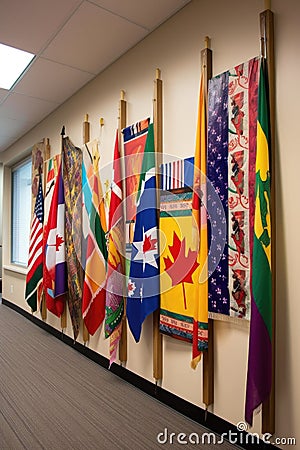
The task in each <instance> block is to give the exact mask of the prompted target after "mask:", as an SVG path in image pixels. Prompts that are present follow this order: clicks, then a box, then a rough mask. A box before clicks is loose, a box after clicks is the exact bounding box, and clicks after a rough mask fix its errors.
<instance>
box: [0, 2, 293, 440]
mask: <svg viewBox="0 0 300 450" xmlns="http://www.w3.org/2000/svg"><path fill="white" fill-rule="evenodd" d="M283 3H284V5H283ZM287 6H288V7H287ZM263 9H264V3H263V2H262V1H261V0H252V1H251V2H239V1H237V0H229V1H227V2H224V0H215V1H214V2H206V1H202V0H193V1H192V2H191V3H190V4H188V5H187V6H186V7H185V8H184V9H183V10H181V11H180V12H179V13H177V14H176V15H175V16H173V17H172V18H171V19H169V20H168V21H167V22H166V23H165V24H163V25H162V26H161V27H160V28H158V29H157V30H155V31H154V32H153V33H152V34H151V35H150V36H148V37H147V38H146V39H144V40H143V41H142V42H141V43H140V44H138V45H137V46H135V47H134V48H133V49H132V50H130V51H129V52H127V53H126V54H125V55H124V56H122V57H121V58H120V59H118V60H117V61H116V62H115V63H114V64H113V65H111V66H110V67H108V68H107V69H106V70H105V71H104V72H103V73H101V74H100V75H99V76H98V77H97V78H95V79H94V80H93V81H92V82H90V83H89V84H88V85H86V86H85V87H84V88H83V89H82V90H80V91H79V92H78V93H77V94H75V95H74V96H73V97H72V98H70V99H69V100H68V101H67V102H66V103H65V104H63V105H62V106H61V107H59V108H58V109H57V110H56V111H55V112H54V113H52V114H51V115H50V116H48V117H47V118H46V119H45V120H43V121H42V122H41V123H40V124H39V125H38V126H36V127H35V128H34V129H33V130H31V131H30V132H29V133H27V134H26V135H25V136H24V137H23V138H21V139H20V140H19V141H18V142H16V143H15V144H14V145H13V146H11V147H10V148H9V149H8V150H7V151H6V152H4V153H2V154H0V161H2V162H3V163H4V164H5V171H4V201H3V217H4V223H3V244H4V265H5V267H6V269H4V274H3V297H4V298H5V299H7V300H10V301H12V302H15V303H16V304H18V305H19V306H20V307H21V308H24V309H26V310H28V307H27V304H26V303H25V301H24V281H25V276H24V273H16V272H15V271H12V269H13V270H15V268H12V267H10V263H9V261H10V256H9V248H10V240H9V230H10V169H9V167H10V166H11V165H12V164H13V163H14V162H15V161H17V160H18V159H20V158H21V157H23V156H24V155H25V154H26V153H28V151H29V149H30V147H31V146H32V145H34V144H35V143H36V142H38V141H39V140H40V139H42V138H43V137H48V138H50V144H51V154H52V155H54V154H55V153H58V152H60V131H61V128H62V125H65V127H66V133H67V134H68V135H69V136H70V138H71V139H72V141H73V142H74V143H75V144H76V145H77V146H80V145H81V144H82V122H83V119H84V115H85V114H86V113H88V114H89V118H90V122H91V137H92V138H94V137H97V136H99V118H100V117H103V118H104V122H105V125H104V127H103V131H102V136H101V140H102V143H103V145H102V149H103V150H102V159H101V165H102V167H105V166H107V165H108V164H109V163H110V162H111V159H112V152H113V143H114V133H115V128H116V126H117V117H118V101H119V96H120V90H121V89H124V90H125V92H126V100H127V102H128V117H127V123H128V124H131V123H133V122H135V121H138V120H140V119H142V118H144V117H147V116H149V115H152V98H153V80H154V78H155V69H156V68H157V67H159V68H160V69H161V73H162V79H163V97H164V103H163V110H164V114H163V116H164V117H163V149H164V152H165V153H166V154H171V155H174V156H179V157H188V156H192V155H193V153H194V146H195V130H196V119H197V117H196V116H197V102H198V90H199V75H200V51H201V49H202V48H203V47H204V37H205V36H206V35H209V36H210V37H211V48H212V50H213V74H214V75H216V74H218V73H220V72H223V71H224V70H227V69H228V68H230V67H232V66H234V65H236V64H238V63H241V62H243V61H246V60H247V59H250V58H252V57H254V56H256V55H258V54H259V47H260V42H259V13H260V12H261V11H262V10H263ZM272 10H273V11H274V14H275V52H276V60H275V65H276V114H277V128H276V137H277V146H276V165H277V173H276V189H277V218H276V219H277V272H276V277H277V284H278V292H277V342H276V345H277V366H276V399H277V407H276V430H277V436H280V437H284V436H286V437H287V436H291V437H296V438H298V441H299V442H300V432H299V427H298V423H299V418H300V401H299V399H300V387H299V383H298V380H299V378H300V362H299V351H298V345H299V342H300V327H299V325H298V317H299V315H300V303H299V300H298V296H299V294H298V277H299V269H298V260H297V255H298V253H299V250H300V234H299V226H298V224H299V220H300V210H299V200H298V198H297V197H298V196H297V194H298V193H299V192H300V177H299V175H298V167H299V166H300V152H299V148H298V139H296V137H297V135H296V133H297V126H298V123H296V120H297V118H298V105H299V88H298V86H297V79H298V74H299V73H300V59H299V57H298V54H299V44H300V42H299V41H300V39H299V37H300V34H299V23H298V22H299V14H300V4H299V2H297V0H288V1H287V2H281V1H280V0H273V1H272ZM95 45H97V44H96V43H95ZM297 122H298V121H297ZM104 173H105V174H106V173H108V171H106V172H105V171H104ZM21 272H22V271H21ZM23 272H24V271H23ZM47 322H48V323H49V324H50V325H52V326H54V327H55V328H57V329H60V321H59V320H57V319H56V318H55V317H54V316H52V315H51V314H50V313H49V314H48V318H47ZM248 332H249V329H248V326H247V325H246V324H235V323H228V322H222V321H215V402H214V405H213V406H212V408H210V410H211V411H212V412H213V413H214V414H216V415H217V416H220V417H222V418H224V419H226V420H228V421H229V422H231V423H233V424H236V423H238V422H240V421H241V420H243V417H244V413H243V412H244V398H245V382H246V368H247V351H248ZM66 333H67V334H68V335H69V336H72V330H71V327H70V321H68V328H67V331H66ZM103 334H104V333H103V329H102V328H101V329H100V330H99V331H98V332H97V333H96V335H95V336H93V337H92V338H91V340H90V344H89V345H90V347H91V348H92V349H94V350H96V351H97V352H99V353H101V354H103V355H104V356H108V342H107V341H105V340H104V338H103ZM79 339H80V341H81V336H80V338H79ZM163 346H164V376H163V380H162V387H164V388H165V389H166V390H169V391H171V392H173V393H175V394H177V395H179V396H181V397H183V398H184V399H186V400H188V401H190V402H192V403H195V404H196V405H199V406H201V407H203V406H204V405H203V404H202V388H201V386H202V379H201V377H202V364H199V367H198V368H197V370H196V371H193V370H192V369H190V358H191V349H190V347H189V346H188V345H187V344H185V343H183V342H179V341H176V340H173V339H171V338H169V337H166V336H164V337H163ZM128 355H129V356H128V363H127V367H128V369H129V370H131V371H133V372H135V373H137V374H139V375H141V376H143V377H144V378H146V379H148V380H150V381H153V378H152V322H151V318H148V319H147V320H146V322H145V323H144V325H143V332H142V338H141V342H140V344H135V342H134V341H133V339H132V337H131V335H130V334H129V342H128ZM253 431H260V415H258V416H256V417H255V421H254V428H253Z"/></svg>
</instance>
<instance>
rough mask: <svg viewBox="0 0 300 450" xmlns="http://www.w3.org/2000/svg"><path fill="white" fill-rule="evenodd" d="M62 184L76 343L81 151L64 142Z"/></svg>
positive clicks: (80, 277) (79, 291)
mask: <svg viewBox="0 0 300 450" xmlns="http://www.w3.org/2000/svg"><path fill="white" fill-rule="evenodd" d="M62 155H63V181H64V191H65V204H66V212H65V217H66V224H65V239H66V262H67V268H68V288H69V295H68V306H69V311H70V316H71V320H72V327H73V333H74V339H75V340H76V339H77V337H78V334H79V327H80V323H81V317H82V314H81V305H82V280H83V271H82V266H81V227H82V223H81V222H82V195H81V187H82V177H81V170H82V151H81V149H80V148H78V147H75V146H74V144H73V143H72V141H71V140H70V139H69V138H68V137H65V138H63V148H62Z"/></svg>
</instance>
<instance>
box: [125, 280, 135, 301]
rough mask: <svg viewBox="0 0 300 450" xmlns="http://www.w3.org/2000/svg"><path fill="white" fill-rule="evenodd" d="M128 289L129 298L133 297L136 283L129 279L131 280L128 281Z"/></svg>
mask: <svg viewBox="0 0 300 450" xmlns="http://www.w3.org/2000/svg"><path fill="white" fill-rule="evenodd" d="M127 289H128V296H129V297H132V296H133V294H134V291H135V290H136V285H135V282H134V281H132V280H131V279H130V278H129V280H128V286H127Z"/></svg>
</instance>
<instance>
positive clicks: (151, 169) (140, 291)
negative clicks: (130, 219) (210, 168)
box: [126, 124, 160, 342]
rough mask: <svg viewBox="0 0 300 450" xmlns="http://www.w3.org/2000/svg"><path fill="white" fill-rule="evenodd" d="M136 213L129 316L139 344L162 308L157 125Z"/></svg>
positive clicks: (149, 144)
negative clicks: (147, 320) (148, 319)
mask: <svg viewBox="0 0 300 450" xmlns="http://www.w3.org/2000/svg"><path fill="white" fill-rule="evenodd" d="M139 186H141V188H142V191H141V193H140V195H139V204H138V207H137V213H136V222H135V229H134V238H133V243H132V253H131V261H130V272H129V280H128V297H127V305H126V313H127V319H128V324H129V327H130V330H131V332H132V334H133V336H134V339H135V341H136V342H138V341H139V340H140V335H141V331H142V324H143V322H144V320H145V318H146V317H147V316H148V315H149V314H151V313H152V312H154V311H155V310H156V309H157V308H158V307H159V291H160V289H159V265H158V263H159V255H158V233H157V228H158V216H157V206H156V176H155V153H154V134H153V124H150V125H149V128H148V136H147V141H146V145H145V151H144V157H143V163H142V170H141V180H140V183H139Z"/></svg>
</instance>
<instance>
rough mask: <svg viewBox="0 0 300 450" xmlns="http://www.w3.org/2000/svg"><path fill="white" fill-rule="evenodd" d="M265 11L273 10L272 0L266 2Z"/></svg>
mask: <svg viewBox="0 0 300 450" xmlns="http://www.w3.org/2000/svg"><path fill="white" fill-rule="evenodd" d="M265 9H271V0H265Z"/></svg>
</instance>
